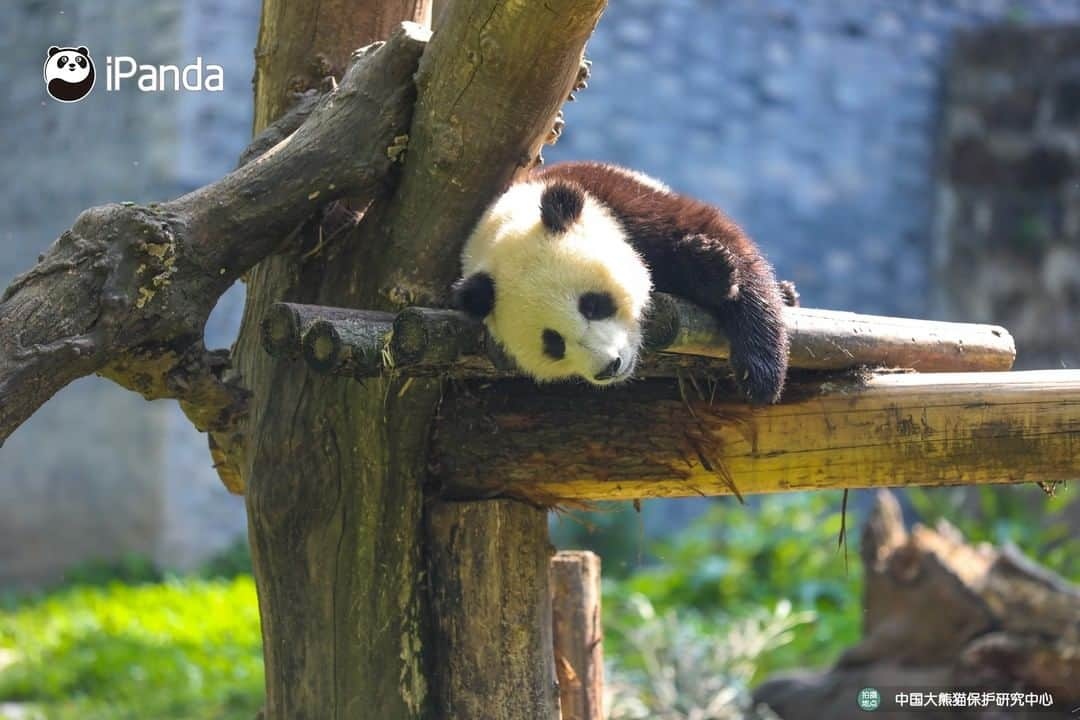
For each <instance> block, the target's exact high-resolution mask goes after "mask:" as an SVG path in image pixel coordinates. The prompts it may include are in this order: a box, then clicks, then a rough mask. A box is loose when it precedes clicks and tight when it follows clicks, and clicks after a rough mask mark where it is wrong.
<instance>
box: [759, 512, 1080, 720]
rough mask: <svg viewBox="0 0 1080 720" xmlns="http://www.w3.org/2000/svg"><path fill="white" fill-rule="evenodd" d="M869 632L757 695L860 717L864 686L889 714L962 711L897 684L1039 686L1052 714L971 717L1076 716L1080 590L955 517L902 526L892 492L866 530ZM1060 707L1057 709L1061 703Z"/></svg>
mask: <svg viewBox="0 0 1080 720" xmlns="http://www.w3.org/2000/svg"><path fill="white" fill-rule="evenodd" d="M862 559H863V564H864V566H865V569H866V589H865V595H864V616H863V617H864V627H863V640H862V642H860V643H859V644H858V645H856V646H855V647H853V648H850V649H849V650H847V651H846V652H845V653H844V654H843V655H842V656H841V657H840V659H839V661H838V662H837V663H836V665H835V666H834V667H833V668H831V669H830V670H828V671H827V672H824V673H812V672H796V673H786V674H783V675H781V676H777V677H774V678H770V679H769V680H767V681H766V682H765V683H763V684H762V685H761V687H759V688H758V690H757V692H756V694H755V695H756V699H757V700H758V701H759V702H764V703H766V704H768V705H769V706H770V707H772V708H773V709H774V710H775V711H776V712H777V713H778V714H779V715H780V716H781V717H783V718H784V720H802V719H803V718H806V719H807V720H811V719H813V720H816V719H817V718H822V717H853V716H855V715H856V714H858V713H859V712H860V711H859V709H858V706H857V704H856V698H857V695H858V693H859V691H860V690H861V689H863V688H876V689H878V690H879V691H880V693H881V702H882V704H881V708H880V709H881V710H889V711H891V713H892V714H890V715H889V717H890V718H897V719H898V720H906V719H907V718H911V720H915V719H916V718H918V719H919V720H927V719H928V718H934V717H939V716H940V717H952V715H951V713H955V712H956V710H955V709H945V710H938V711H933V710H929V711H928V710H926V709H916V710H911V709H905V708H903V707H900V706H898V705H897V703H896V697H895V696H896V694H897V693H900V692H908V693H910V692H919V693H920V694H926V693H929V692H934V693H941V692H953V693H965V694H967V695H968V696H970V694H971V693H972V692H978V693H980V695H981V696H984V694H985V693H994V694H995V695H996V694H999V693H1006V694H1010V695H1011V694H1012V693H1019V692H1022V693H1024V694H1025V696H1026V695H1027V694H1028V693H1034V694H1036V695H1038V696H1040V697H1045V695H1044V694H1045V693H1049V694H1050V696H1052V698H1053V702H1054V705H1053V708H1054V711H1051V712H1047V710H1046V709H1041V710H1033V709H1031V708H1030V707H1028V708H1023V709H1020V708H1017V707H1011V708H1001V707H1000V705H999V704H998V703H997V702H996V701H992V702H991V703H989V704H988V705H987V706H985V707H983V706H981V705H980V706H979V708H978V709H975V710H973V709H972V708H971V707H970V706H969V707H966V708H965V710H966V714H965V717H972V718H979V719H980V720H990V719H991V718H995V719H996V718H1004V717H1006V716H1007V717H1008V718H1020V719H1022V718H1031V719H1032V720H1034V719H1035V718H1048V717H1062V718H1064V717H1073V716H1071V715H1069V714H1068V713H1069V711H1070V710H1071V709H1073V708H1076V707H1077V706H1078V705H1080V587H1077V586H1075V585H1073V584H1071V583H1069V582H1067V581H1065V580H1063V579H1062V578H1060V577H1057V576H1056V575H1054V574H1053V573H1051V572H1049V571H1047V570H1046V569H1044V568H1042V567H1040V566H1038V565H1036V564H1035V563H1033V562H1032V561H1030V560H1028V559H1027V558H1025V557H1024V556H1022V555H1021V554H1020V553H1019V552H1018V551H1017V550H1016V549H1015V548H1014V547H1002V548H997V547H993V546H990V545H988V544H980V545H975V546H973V545H970V544H967V543H965V542H964V538H963V537H962V536H961V534H960V532H959V531H958V530H957V529H956V528H954V527H953V526H951V525H948V524H947V523H942V524H939V525H938V527H937V528H935V529H930V528H926V527H923V526H916V527H915V528H914V529H913V530H912V531H911V532H910V533H909V532H908V531H907V530H906V529H905V528H904V524H903V520H902V517H901V512H900V506H899V504H898V503H897V501H896V499H895V498H894V497H893V496H892V495H891V494H890V493H888V492H885V491H882V492H881V493H879V495H878V500H877V505H876V507H875V509H874V511H873V513H872V515H871V517H870V519H869V521H868V523H867V525H866V528H865V530H864V532H863V541H862ZM1055 711H1056V712H1055Z"/></svg>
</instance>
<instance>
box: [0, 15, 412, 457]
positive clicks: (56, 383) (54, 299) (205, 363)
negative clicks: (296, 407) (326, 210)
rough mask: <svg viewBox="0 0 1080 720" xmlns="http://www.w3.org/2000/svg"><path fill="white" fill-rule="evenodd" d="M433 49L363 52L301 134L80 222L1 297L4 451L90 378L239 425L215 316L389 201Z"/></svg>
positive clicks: (0, 432)
mask: <svg viewBox="0 0 1080 720" xmlns="http://www.w3.org/2000/svg"><path fill="white" fill-rule="evenodd" d="M425 40H426V31H423V30H421V29H419V28H417V27H415V26H412V27H410V28H407V29H402V30H399V31H397V32H395V33H394V34H393V35H392V36H391V37H390V39H389V40H388V41H387V42H386V43H385V44H377V45H374V46H371V47H369V48H366V49H365V50H364V51H361V52H360V53H358V54H357V57H356V60H355V61H354V62H353V64H352V66H351V67H350V68H349V70H348V72H347V73H346V74H345V76H344V78H343V79H342V81H341V84H340V85H339V86H338V87H337V88H336V90H334V91H332V92H330V93H329V94H328V97H326V98H325V99H323V100H322V101H321V102H319V103H318V104H317V105H316V106H315V107H314V108H312V109H310V116H309V117H308V118H307V120H306V122H304V123H303V125H302V126H300V128H299V129H298V130H296V132H295V133H293V134H291V135H290V136H288V137H287V138H286V139H285V140H283V141H281V142H279V143H277V144H276V145H274V146H273V147H272V148H270V149H269V150H267V151H266V152H265V153H264V154H262V155H261V156H260V157H259V158H258V159H256V160H254V161H252V162H248V163H247V164H245V165H243V166H242V167H241V168H239V169H237V170H236V171H234V172H232V173H230V174H229V175H227V176H225V177H224V178H222V179H221V180H219V181H217V182H215V183H212V184H210V185H207V186H206V187H203V188H200V189H199V190H196V191H194V192H192V193H189V194H187V195H185V196H183V197H180V198H177V199H176V200H173V201H171V202H167V203H161V204H154V203H152V204H150V205H147V206H138V205H134V204H132V203H123V204H113V205H105V206H102V207H96V208H91V209H89V210H86V211H85V212H83V213H82V214H81V215H80V216H79V218H78V219H77V220H76V222H75V224H74V226H73V227H72V228H71V229H70V230H68V231H66V232H64V233H63V234H62V235H61V236H60V238H59V239H58V240H57V241H56V242H55V243H53V245H52V247H50V248H49V250H48V251H47V252H46V253H45V254H44V255H43V256H42V258H41V260H40V261H39V262H38V264H37V265H36V266H35V267H34V268H32V269H31V270H30V271H28V272H27V273H25V274H23V275H21V276H20V277H18V278H16V279H15V280H14V282H12V284H11V286H10V287H9V288H8V289H7V291H6V292H5V293H4V295H3V297H2V299H0V443H2V442H3V441H4V440H5V439H6V438H7V437H8V436H9V435H10V434H11V433H12V432H13V431H14V430H15V428H17V427H18V426H19V425H20V424H21V423H22V422H23V421H24V420H26V418H28V417H29V416H30V415H31V414H33V412H34V411H36V410H37V408H38V407H40V406H41V405H42V404H43V403H44V402H45V401H47V400H48V399H49V398H50V397H52V396H53V395H54V394H55V393H56V392H57V391H59V390H60V389H61V388H63V387H64V386H65V385H67V384H68V383H70V382H71V381H73V380H75V379H76V378H79V377H82V376H84V375H88V374H91V373H94V372H99V373H101V374H102V375H104V376H105V377H108V378H110V379H112V380H114V381H116V382H117V383H119V384H121V385H123V386H124V387H127V388H130V389H133V390H136V391H139V392H141V393H142V394H143V395H144V396H146V397H148V398H160V397H176V398H179V399H180V400H181V401H182V403H183V404H184V406H185V410H186V412H188V416H189V417H191V418H192V419H193V421H194V422H195V424H196V426H197V427H199V428H200V429H202V430H221V429H223V427H225V426H227V425H229V424H231V423H232V422H233V421H234V420H235V419H236V418H238V417H240V416H241V415H242V409H241V408H242V406H243V404H244V402H245V399H246V396H245V394H244V393H243V392H242V391H241V390H240V389H239V383H238V382H237V379H236V378H235V377H233V376H229V377H227V378H226V377H225V376H226V375H229V373H227V372H225V370H224V365H223V364H222V358H221V357H220V356H218V355H207V354H206V353H205V350H204V349H203V347H202V336H203V328H204V325H205V323H206V318H207V317H208V316H209V314H210V311H211V310H212V309H213V307H214V305H215V304H216V302H217V300H218V298H219V297H220V296H221V294H222V293H223V292H224V291H225V290H226V289H227V288H228V287H229V286H230V285H232V283H233V282H234V281H235V280H236V279H237V278H239V277H240V276H241V275H242V274H243V273H244V272H246V271H247V270H248V269H250V268H251V267H252V266H253V265H254V264H255V263H256V262H258V261H259V260H261V259H262V258H264V257H266V256H267V255H269V254H271V253H272V252H274V251H275V250H276V249H277V246H278V244H279V243H280V239H281V238H283V237H287V236H288V235H289V234H290V232H291V231H292V230H293V229H295V228H296V227H298V226H299V225H301V224H302V223H304V222H305V220H307V219H308V218H310V217H311V216H312V215H313V214H314V213H315V212H316V211H317V210H318V209H319V208H320V207H322V206H324V205H325V204H326V203H328V202H330V201H333V200H335V199H337V198H341V197H346V196H348V197H350V198H360V199H361V200H362V201H370V200H371V199H372V198H374V197H375V196H376V195H377V194H379V193H380V192H381V191H384V190H385V189H386V185H387V183H388V178H389V175H390V171H391V169H392V166H393V165H394V162H395V157H396V156H395V154H394V153H393V152H389V150H390V149H391V147H392V146H394V145H395V142H396V143H397V144H398V145H400V144H401V136H403V135H404V134H405V133H406V132H407V128H408V123H409V118H410V114H411V110H412V102H413V98H414V95H415V90H414V87H413V84H412V75H413V73H414V72H415V70H416V67H417V64H418V62H419V57H420V54H421V53H422V51H423V48H424V45H425ZM306 110H307V108H305V111H306ZM298 117H299V116H297V115H294V116H292V117H290V118H289V122H295V121H296V119H297V118H298ZM264 139H265V137H264Z"/></svg>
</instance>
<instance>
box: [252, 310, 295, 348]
mask: <svg viewBox="0 0 1080 720" xmlns="http://www.w3.org/2000/svg"><path fill="white" fill-rule="evenodd" d="M261 331H262V344H263V348H265V349H266V352H267V353H269V354H270V355H271V356H273V357H277V358H295V357H297V356H298V355H299V354H300V316H299V314H298V313H297V312H296V311H295V310H294V309H293V307H292V306H291V305H288V304H286V303H276V304H274V305H273V306H271V308H270V310H268V311H267V313H266V317H264V318H263V321H262V327H261Z"/></svg>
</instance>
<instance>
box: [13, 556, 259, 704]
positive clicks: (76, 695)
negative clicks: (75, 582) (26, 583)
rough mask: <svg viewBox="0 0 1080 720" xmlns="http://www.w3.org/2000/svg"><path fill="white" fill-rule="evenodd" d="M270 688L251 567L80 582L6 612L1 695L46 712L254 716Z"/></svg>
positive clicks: (27, 601) (14, 701)
mask: <svg viewBox="0 0 1080 720" xmlns="http://www.w3.org/2000/svg"><path fill="white" fill-rule="evenodd" d="M262 696H263V669H262V651H261V640H260V635H259V618H258V607H257V603H256V598H255V588H254V583H253V582H252V580H251V578H250V577H242V578H237V579H235V580H231V581H225V580H216V581H206V580H198V579H187V580H170V581H167V582H164V583H161V584H157V585H145V584H144V585H139V586H135V587H129V586H125V585H122V584H119V583H113V584H110V585H107V586H104V587H92V586H82V587H74V588H70V589H66V590H62V591H59V592H56V593H53V594H51V595H49V596H46V597H44V598H40V599H30V600H24V601H23V602H22V603H20V604H19V606H18V607H16V608H15V609H14V610H11V611H7V612H2V613H0V702H12V703H20V704H26V705H27V706H29V707H30V708H36V709H38V710H39V711H40V716H41V717H43V718H48V719H49V720H76V718H77V719H78V720H127V719H129V718H130V719H131V720H136V719H138V720H143V719H146V718H154V719H155V720H171V719H173V718H176V719H177V720H179V719H180V718H183V719H184V720H234V719H236V720H239V719H240V718H243V719H244V720H251V718H252V717H254V715H255V713H256V711H257V710H258V709H259V707H260V706H261V705H262ZM31 717H33V715H31Z"/></svg>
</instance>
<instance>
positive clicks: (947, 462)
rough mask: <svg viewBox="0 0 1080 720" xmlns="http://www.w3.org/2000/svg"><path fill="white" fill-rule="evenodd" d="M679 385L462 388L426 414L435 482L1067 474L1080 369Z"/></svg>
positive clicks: (873, 479)
mask: <svg viewBox="0 0 1080 720" xmlns="http://www.w3.org/2000/svg"><path fill="white" fill-rule="evenodd" d="M693 385H694V384H693V383H690V382H689V381H684V382H683V383H682V390H681V391H680V389H679V386H678V385H677V384H674V383H671V382H670V381H666V382H665V381H642V382H639V383H635V384H632V385H630V386H629V387H627V388H620V389H607V390H599V391H597V390H592V389H590V388H587V387H585V386H581V385H566V386H561V387H551V388H544V389H540V390H538V389H536V388H535V387H533V386H531V385H530V384H528V383H516V384H515V383H513V382H510V383H488V384H480V385H477V386H474V387H469V388H467V389H466V391H463V392H457V393H454V394H452V395H451V396H449V397H448V398H447V400H446V402H444V404H443V407H442V408H441V409H440V412H439V421H438V426H437V431H436V433H435V459H436V462H435V468H436V476H437V478H438V479H439V481H440V482H441V486H442V490H443V492H444V493H446V494H448V495H451V496H455V497H489V496H492V495H499V494H502V495H507V496H511V497H520V498H527V499H530V500H533V501H536V502H541V503H549V504H556V503H559V502H564V501H589V500H620V499H621V500H625V499H633V498H648V497H680V496H693V495H726V494H730V493H732V492H733V489H737V490H738V491H739V492H740V493H741V494H744V495H745V494H750V493H765V492H783V491H794V490H820V489H835V488H860V487H883V486H904V485H957V484H982V483H1010V482H1023V481H1035V480H1044V481H1050V480H1062V479H1069V478H1077V477H1080V371H1075V370H1048V371H1036V372H1015V373H1005V372H998V373H958V374H953V373H942V374H927V375H923V374H915V373H908V374H876V375H872V376H870V377H869V378H868V379H864V378H837V379H826V380H815V381H804V382H800V383H796V384H794V385H792V386H791V387H789V389H788V392H787V396H786V397H787V399H786V400H784V401H782V402H781V403H780V404H778V405H773V406H769V407H762V408H752V407H749V406H747V405H745V404H741V403H740V404H733V403H723V402H719V401H717V402H713V403H710V402H709V398H708V396H707V395H706V396H705V397H702V396H701V395H699V394H698V389H701V390H705V392H706V393H707V392H708V389H707V388H706V387H702V385H703V384H702V383H698V384H697V388H695V387H694V386H693Z"/></svg>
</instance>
